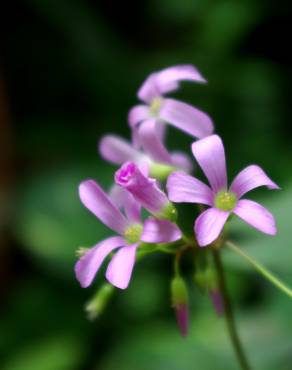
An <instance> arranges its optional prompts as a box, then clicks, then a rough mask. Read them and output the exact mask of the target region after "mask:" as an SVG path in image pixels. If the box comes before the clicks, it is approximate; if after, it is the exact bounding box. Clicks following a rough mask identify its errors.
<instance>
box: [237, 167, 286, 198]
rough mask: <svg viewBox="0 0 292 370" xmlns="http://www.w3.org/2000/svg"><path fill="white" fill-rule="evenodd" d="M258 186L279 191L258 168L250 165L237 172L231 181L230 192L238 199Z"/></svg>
mask: <svg viewBox="0 0 292 370" xmlns="http://www.w3.org/2000/svg"><path fill="white" fill-rule="evenodd" d="M259 186H267V187H268V188H269V189H280V188H279V186H278V185H277V184H275V183H274V182H273V181H272V180H271V179H270V178H269V177H268V176H267V175H266V174H265V172H264V171H263V170H262V169H261V168H260V167H259V166H256V165H251V166H248V167H246V168H244V169H243V170H242V171H241V172H239V174H238V175H237V176H236V177H235V179H234V180H233V182H232V184H231V186H230V190H231V191H233V192H234V193H235V194H236V195H237V196H238V198H240V197H242V196H243V195H244V194H245V193H247V192H248V191H250V190H252V189H255V188H257V187H259Z"/></svg>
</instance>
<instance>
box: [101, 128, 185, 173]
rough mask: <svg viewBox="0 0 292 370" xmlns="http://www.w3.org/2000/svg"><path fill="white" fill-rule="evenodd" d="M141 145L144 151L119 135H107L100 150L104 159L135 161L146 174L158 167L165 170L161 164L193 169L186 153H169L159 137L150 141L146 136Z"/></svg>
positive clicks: (121, 161)
mask: <svg viewBox="0 0 292 370" xmlns="http://www.w3.org/2000/svg"><path fill="white" fill-rule="evenodd" d="M141 145H142V147H143V148H144V151H142V150H139V149H136V148H134V147H133V145H132V144H131V143H130V142H128V141H126V140H124V139H123V138H121V137H119V136H116V135H106V136H104V137H103V138H102V139H101V141H100V143H99V152H100V154H101V156H102V157H103V158H104V159H106V160H107V161H109V162H112V163H114V164H118V165H122V164H123V163H125V162H129V161H131V162H134V163H135V164H137V165H138V167H139V168H140V170H141V171H142V172H143V173H145V174H148V173H149V172H150V173H151V172H155V170H156V169H157V168H158V169H160V170H163V168H160V167H159V166H160V165H166V166H169V167H170V168H172V169H173V167H175V168H178V169H182V170H184V171H187V172H190V171H191V169H192V163H191V161H190V159H189V157H188V156H187V155H186V154H184V153H181V152H173V153H169V152H168V151H167V149H166V148H165V147H164V145H163V144H162V143H161V142H160V141H159V140H157V138H156V140H154V141H153V140H152V141H151V142H149V141H148V140H147V137H146V136H145V137H144V138H143V140H142V141H141ZM164 170H165V169H164Z"/></svg>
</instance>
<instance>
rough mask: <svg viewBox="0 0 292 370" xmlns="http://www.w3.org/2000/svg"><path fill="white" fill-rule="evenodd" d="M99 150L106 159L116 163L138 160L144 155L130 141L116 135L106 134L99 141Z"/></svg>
mask: <svg viewBox="0 0 292 370" xmlns="http://www.w3.org/2000/svg"><path fill="white" fill-rule="evenodd" d="M99 152H100V154H101V156H102V157H103V158H104V159H105V160H107V161H109V162H112V163H115V164H123V163H124V162H127V161H134V162H137V161H139V160H141V158H142V157H143V154H142V153H141V152H139V150H137V149H135V148H134V147H133V146H132V145H131V144H130V143H129V142H128V141H126V140H124V139H122V138H121V137H119V136H116V135H106V136H104V137H103V138H102V139H101V141H100V143H99Z"/></svg>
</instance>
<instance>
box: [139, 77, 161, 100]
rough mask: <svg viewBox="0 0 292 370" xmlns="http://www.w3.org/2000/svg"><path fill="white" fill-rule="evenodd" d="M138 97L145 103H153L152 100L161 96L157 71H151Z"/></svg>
mask: <svg viewBox="0 0 292 370" xmlns="http://www.w3.org/2000/svg"><path fill="white" fill-rule="evenodd" d="M137 95H138V98H139V99H140V100H142V101H144V102H145V103H148V104H149V103H151V100H153V99H154V98H156V97H158V96H160V91H159V88H158V86H157V72H154V73H151V74H150V75H149V76H148V77H147V78H146V80H145V81H144V82H143V84H142V86H141V87H140V89H139V90H138V93H137Z"/></svg>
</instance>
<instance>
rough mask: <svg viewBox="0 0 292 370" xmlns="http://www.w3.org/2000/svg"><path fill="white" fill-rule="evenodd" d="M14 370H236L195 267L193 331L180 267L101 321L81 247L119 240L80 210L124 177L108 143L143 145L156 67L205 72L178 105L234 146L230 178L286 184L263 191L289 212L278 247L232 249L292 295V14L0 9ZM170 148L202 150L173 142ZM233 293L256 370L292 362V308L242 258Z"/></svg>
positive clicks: (2, 348) (6, 363)
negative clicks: (183, 324)
mask: <svg viewBox="0 0 292 370" xmlns="http://www.w3.org/2000/svg"><path fill="white" fill-rule="evenodd" d="M1 9H2V10H1V25H0V27H1V31H2V32H1V33H2V42H1V46H0V52H1V55H2V58H1V65H0V127H1V134H0V231H1V234H0V235H1V240H0V300H1V305H0V313H1V317H0V358H1V360H0V368H1V370H89V369H90V370H91V369H93V370H97V369H98V370H115V369H119V370H148V369H151V370H164V369H165V370H166V369H167V370H187V369H195V368H196V369H200V370H211V369H218V370H220V369H222V370H223V369H224V370H228V369H236V368H237V367H236V366H237V365H236V362H235V358H234V354H233V352H232V349H231V348H230V344H229V341H228V338H227V336H226V333H225V327H224V321H223V320H222V319H217V317H216V316H215V314H214V311H213V308H212V306H211V304H210V302H209V299H208V298H207V297H204V296H201V295H200V294H199V292H198V291H197V289H196V287H195V286H194V284H193V281H192V272H191V270H188V268H187V271H186V276H187V279H188V284H189V289H190V295H191V305H192V324H191V329H190V335H189V337H188V338H187V339H185V340H184V339H182V338H181V337H180V336H179V334H178V332H177V329H176V325H175V322H174V315H173V312H172V310H171V307H170V297H169V279H170V277H171V274H172V262H171V259H170V258H169V257H168V256H166V255H163V256H159V255H155V256H153V257H149V258H148V259H147V260H145V261H142V262H141V263H139V265H137V266H136V269H135V273H134V277H133V280H132V282H131V285H130V287H129V289H128V290H127V291H117V292H116V294H115V295H114V297H113V299H112V301H111V303H110V304H109V306H108V308H107V310H106V312H104V314H103V315H102V316H101V317H100V318H99V319H98V320H96V321H95V322H90V321H89V320H88V319H87V318H86V315H85V312H84V305H85V303H86V302H87V301H88V300H89V299H90V298H91V297H92V295H93V294H94V293H95V291H96V289H97V288H98V286H99V285H100V284H101V283H102V282H103V281H104V277H103V273H102V272H101V273H100V274H99V275H98V278H97V279H96V283H95V284H94V286H93V287H92V288H89V289H87V290H82V289H81V288H80V287H79V285H78V284H77V282H76V281H75V278H74V274H73V266H74V262H75V260H76V257H75V250H76V249H77V248H78V247H79V246H90V245H92V244H94V243H95V242H96V241H98V240H100V239H102V238H103V237H104V236H105V235H108V233H109V232H108V231H107V230H106V229H105V228H104V227H103V226H102V225H101V224H99V222H98V221H97V220H96V219H95V218H94V217H92V216H91V215H90V214H89V213H88V212H87V211H86V210H85V209H84V208H83V207H82V206H81V204H80V202H79V200H78V195H77V186H78V183H79V182H80V181H81V180H82V179H84V178H88V177H91V178H95V179H96V180H98V181H99V182H100V183H101V184H102V185H103V186H105V187H108V186H109V185H110V183H111V181H112V174H113V172H114V170H115V167H114V166H112V165H109V164H106V163H104V162H103V161H102V160H101V159H100V158H99V156H98V153H97V142H98V140H99V139H100V137H101V136H102V135H103V134H105V133H106V132H116V133H118V134H121V135H123V136H125V137H129V131H128V128H127V122H126V117H127V112H128V110H129V108H130V107H131V106H132V105H134V104H135V103H136V101H137V100H136V91H137V88H138V87H139V85H140V84H141V82H142V81H143V79H144V78H145V77H146V76H147V75H148V74H149V73H150V72H152V71H153V70H157V69H161V68H164V67H167V66H171V65H175V64H178V63H192V64H195V65H196V66H197V67H198V68H199V69H200V71H201V72H202V73H203V75H204V76H205V77H206V78H207V79H208V80H209V84H208V85H207V86H202V85H194V84H188V83H185V84H183V88H182V89H181V90H180V91H179V92H177V93H175V94H174V95H175V96H177V97H179V98H180V99H183V100H185V101H188V102H190V103H192V104H193V105H196V106H198V107H200V108H201V109H203V110H205V111H207V112H208V113H209V114H210V115H211V116H212V118H213V119H214V122H215V124H216V129H217V131H218V133H219V134H220V135H222V137H223V138H224V141H225V145H226V151H227V156H228V169H229V174H230V177H231V176H233V175H234V174H236V172H237V171H238V170H240V169H241V168H242V167H243V166H245V165H247V164H250V163H257V164H259V165H261V166H263V167H264V168H265V170H266V171H267V173H268V174H269V175H270V176H271V177H272V178H273V179H274V180H275V181H276V182H277V183H278V184H280V186H281V187H282V189H283V190H282V191H281V192H268V191H267V190H263V191H261V190H257V191H255V192H254V193H253V194H254V196H255V197H256V198H257V199H258V200H261V201H262V203H263V204H264V205H266V206H267V207H268V208H269V209H270V210H271V211H272V212H273V213H274V214H275V216H276V218H277V222H278V228H279V234H278V236H276V237H274V238H271V237H268V236H264V235H260V234H259V233H257V232H256V231H254V230H252V229H251V228H250V227H248V226H247V225H245V224H243V223H241V222H234V223H233V226H232V227H231V233H232V234H233V239H234V240H237V241H238V243H239V244H240V245H241V246H242V248H245V250H246V251H248V252H249V253H250V254H251V255H252V256H254V257H256V258H258V259H259V260H260V261H261V262H262V263H263V264H265V265H266V266H267V267H269V268H270V269H272V270H273V271H274V272H275V273H277V274H278V275H280V276H281V277H282V278H283V279H284V280H285V281H287V282H288V283H290V285H291V284H292V273H291V262H292V246H291V226H292V224H291V217H292V216H291V209H292V186H291V185H292V172H291V160H292V156H291V155H292V145H291V132H292V128H291V127H292V125H291V114H292V108H291V96H292V94H291V92H292V91H291V82H292V69H291V54H290V46H289V45H290V37H289V31H290V28H291V21H292V15H291V7H289V3H288V2H285V1H281V0H280V1H277V2H274V1H264V0H244V1H242V0H219V1H204V0H159V1H157V0H140V1H133V2H132V1H127V0H125V1H114V0H100V1H93V0H16V1H13V2H6V5H5V6H4V5H3V6H2V8H1ZM168 139H169V147H170V148H178V147H179V148H182V149H184V150H186V151H188V150H189V145H190V143H191V139H190V138H189V137H186V136H184V135H183V134H180V133H178V132H177V131H172V130H170V131H169V136H168ZM224 263H225V265H226V267H227V270H228V284H229V289H230V292H231V296H232V301H233V302H234V305H235V310H236V319H237V324H238V328H239V330H240V332H241V337H242V340H243V343H244V346H245V348H246V350H247V352H248V354H249V357H250V360H251V362H252V363H253V365H254V369H258V370H260V369H265V370H275V369H277V370H289V369H291V368H292V367H291V366H292V365H291V363H292V334H291V330H292V315H291V309H292V301H291V300H289V298H288V297H286V296H284V295H282V294H281V293H280V292H278V291H277V290H276V289H275V288H274V287H272V286H271V285H269V283H267V282H266V281H264V280H263V279H262V278H261V277H260V276H258V275H257V274H256V273H255V272H253V271H252V270H251V269H250V267H249V266H247V265H246V263H245V262H244V261H242V260H240V259H239V257H237V256H232V255H230V253H228V251H226V253H225V254H224Z"/></svg>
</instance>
